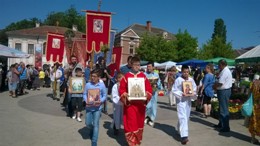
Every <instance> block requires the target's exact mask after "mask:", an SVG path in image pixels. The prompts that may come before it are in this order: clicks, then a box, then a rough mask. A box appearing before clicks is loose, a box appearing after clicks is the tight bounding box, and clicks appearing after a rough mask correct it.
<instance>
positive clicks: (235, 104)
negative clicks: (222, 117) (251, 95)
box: [228, 99, 242, 113]
mask: <svg viewBox="0 0 260 146" xmlns="http://www.w3.org/2000/svg"><path fill="white" fill-rule="evenodd" d="M241 108H242V102H241V100H239V99H236V100H229V107H228V110H229V112H230V113H237V112H240V110H241Z"/></svg>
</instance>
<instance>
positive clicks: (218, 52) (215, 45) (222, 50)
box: [199, 37, 235, 59]
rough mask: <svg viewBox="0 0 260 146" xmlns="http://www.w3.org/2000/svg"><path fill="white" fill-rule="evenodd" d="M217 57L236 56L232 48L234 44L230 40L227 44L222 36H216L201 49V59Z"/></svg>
mask: <svg viewBox="0 0 260 146" xmlns="http://www.w3.org/2000/svg"><path fill="white" fill-rule="evenodd" d="M216 57H225V58H234V57H235V54H234V51H233V49H232V44H231V43H230V42H229V43H227V44H225V43H223V39H222V38H221V37H216V38H215V39H213V40H210V41H208V42H207V44H204V45H203V48H202V50H200V57H199V58H200V59H210V58H216Z"/></svg>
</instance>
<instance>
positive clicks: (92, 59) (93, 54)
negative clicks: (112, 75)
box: [90, 0, 102, 70]
mask: <svg viewBox="0 0 260 146" xmlns="http://www.w3.org/2000/svg"><path fill="white" fill-rule="evenodd" d="M101 4H102V0H99V1H98V11H99V12H100V9H101ZM94 56H95V49H94V48H93V50H92V52H91V65H90V69H91V70H92V69H93V66H94V58H95V57H94Z"/></svg>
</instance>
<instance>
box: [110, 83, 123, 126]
mask: <svg viewBox="0 0 260 146" xmlns="http://www.w3.org/2000/svg"><path fill="white" fill-rule="evenodd" d="M118 88H119V87H118V84H115V85H114V86H113V88H112V101H113V121H112V125H111V126H112V127H113V125H115V128H116V129H120V127H121V125H123V103H122V102H121V101H120V96H119V93H118Z"/></svg>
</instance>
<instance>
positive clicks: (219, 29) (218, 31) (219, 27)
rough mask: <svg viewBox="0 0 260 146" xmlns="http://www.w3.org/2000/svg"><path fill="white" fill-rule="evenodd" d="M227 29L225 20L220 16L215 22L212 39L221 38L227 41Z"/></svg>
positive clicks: (224, 41)
mask: <svg viewBox="0 0 260 146" xmlns="http://www.w3.org/2000/svg"><path fill="white" fill-rule="evenodd" d="M226 34H227V30H226V25H225V23H224V20H223V19H221V18H219V19H216V20H215V24H214V32H213V34H212V36H211V39H215V38H217V37H218V38H221V39H222V41H223V43H226V39H227V36H226Z"/></svg>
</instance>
